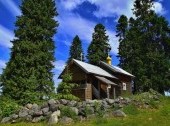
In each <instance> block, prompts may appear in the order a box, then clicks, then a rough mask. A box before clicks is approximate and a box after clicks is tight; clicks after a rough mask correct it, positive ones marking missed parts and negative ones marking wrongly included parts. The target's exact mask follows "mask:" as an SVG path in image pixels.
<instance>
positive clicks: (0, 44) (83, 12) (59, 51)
mask: <svg viewBox="0 0 170 126" xmlns="http://www.w3.org/2000/svg"><path fill="white" fill-rule="evenodd" d="M133 2H134V0H56V7H57V11H58V13H59V16H57V17H55V19H56V20H57V21H59V27H58V28H57V34H55V36H54V40H55V45H56V49H55V58H56V61H55V62H54V65H55V69H54V73H55V76H54V81H55V84H56V85H57V84H58V82H59V81H60V80H58V79H57V77H58V75H59V74H60V73H61V71H62V69H63V67H64V65H65V61H66V60H67V58H68V53H69V48H70V44H71V42H72V39H73V38H74V36H75V35H79V37H80V39H81V40H82V44H83V49H84V52H85V54H86V51H87V48H88V45H89V43H90V42H91V40H92V33H93V29H94V27H95V25H96V24H97V23H102V24H103V25H104V26H105V27H106V30H107V35H109V43H110V45H111V47H112V50H111V55H112V64H113V65H117V64H118V59H117V58H116V55H117V53H118V49H117V48H118V46H119V43H118V38H116V37H115V34H116V33H115V31H116V30H115V26H116V24H117V20H118V18H119V16H120V15H122V14H124V15H126V16H127V17H131V16H133V14H132V11H131V9H132V8H133ZM20 5H21V0H0V74H1V73H2V69H3V68H5V67H6V64H5V63H6V62H8V60H9V57H10V48H11V47H12V43H11V42H10V41H11V40H13V39H14V38H15V35H14V32H13V31H14V29H15V26H14V24H15V21H16V16H19V15H21V11H20V9H19V6H20ZM154 6H155V7H154V8H153V9H154V10H155V11H156V13H158V14H160V15H163V16H165V17H166V18H167V20H168V21H169V22H170V0H157V1H155V3H154Z"/></svg>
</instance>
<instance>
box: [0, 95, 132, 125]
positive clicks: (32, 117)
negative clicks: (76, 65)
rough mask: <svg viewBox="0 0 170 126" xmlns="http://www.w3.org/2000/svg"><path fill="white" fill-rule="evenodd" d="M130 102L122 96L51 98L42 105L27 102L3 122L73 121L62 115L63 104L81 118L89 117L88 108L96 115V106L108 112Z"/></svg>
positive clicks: (52, 122)
mask: <svg viewBox="0 0 170 126" xmlns="http://www.w3.org/2000/svg"><path fill="white" fill-rule="evenodd" d="M129 103H130V99H124V98H122V97H119V98H117V99H103V100H87V101H82V102H77V101H69V100H65V99H61V100H54V99H51V100H49V101H48V102H46V103H44V104H43V105H41V106H38V105H37V104H27V105H26V106H24V107H22V108H21V109H20V110H19V111H18V112H16V113H14V114H12V115H10V116H9V117H5V118H3V119H2V121H1V123H16V122H19V121H28V122H33V123H36V122H40V121H47V122H48V123H49V124H54V123H58V122H60V123H70V122H73V119H71V118H69V117H65V116H64V117H61V113H62V111H61V108H62V107H63V106H67V107H69V108H70V109H72V111H74V112H75V113H76V115H77V117H78V118H79V119H80V120H81V119H85V118H86V117H87V113H86V109H87V108H88V111H90V112H89V113H88V114H91V115H94V114H95V113H97V110H96V107H98V108H99V109H102V110H103V112H108V110H113V108H114V107H115V106H116V107H117V108H122V107H123V106H124V105H127V104H129ZM119 116H120V115H119ZM123 116H124V115H123Z"/></svg>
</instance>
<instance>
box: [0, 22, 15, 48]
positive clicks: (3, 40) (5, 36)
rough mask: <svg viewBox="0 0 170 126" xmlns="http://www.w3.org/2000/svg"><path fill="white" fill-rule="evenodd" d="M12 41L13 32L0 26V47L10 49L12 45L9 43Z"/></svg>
mask: <svg viewBox="0 0 170 126" xmlns="http://www.w3.org/2000/svg"><path fill="white" fill-rule="evenodd" d="M12 39H14V34H13V32H11V31H10V30H8V29H7V28H5V27H4V26H2V25H0V45H1V46H3V47H7V48H10V47H12V43H11V42H10V41H11V40H12Z"/></svg>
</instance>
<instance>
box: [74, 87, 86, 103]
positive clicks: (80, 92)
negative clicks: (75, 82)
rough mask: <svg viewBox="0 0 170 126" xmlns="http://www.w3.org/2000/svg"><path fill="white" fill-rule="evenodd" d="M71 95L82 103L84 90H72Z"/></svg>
mask: <svg viewBox="0 0 170 126" xmlns="http://www.w3.org/2000/svg"><path fill="white" fill-rule="evenodd" d="M72 94H73V95H74V96H76V97H78V98H79V99H80V100H82V101H84V100H86V98H85V89H73V90H72Z"/></svg>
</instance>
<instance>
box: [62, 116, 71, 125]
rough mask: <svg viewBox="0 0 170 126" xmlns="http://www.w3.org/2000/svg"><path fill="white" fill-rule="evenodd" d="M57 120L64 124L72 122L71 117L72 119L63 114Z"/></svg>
mask: <svg viewBox="0 0 170 126" xmlns="http://www.w3.org/2000/svg"><path fill="white" fill-rule="evenodd" d="M59 122H60V123H61V124H64V125H66V124H70V123H72V122H73V119H72V118H69V117H66V116H64V117H62V118H61V119H60V120H59Z"/></svg>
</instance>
